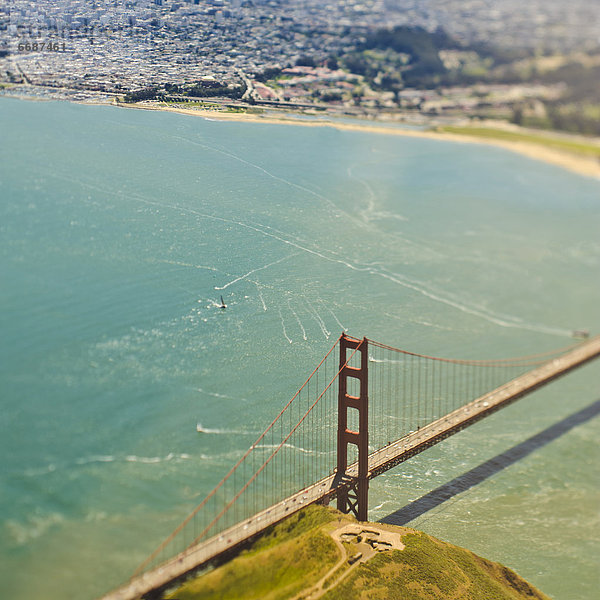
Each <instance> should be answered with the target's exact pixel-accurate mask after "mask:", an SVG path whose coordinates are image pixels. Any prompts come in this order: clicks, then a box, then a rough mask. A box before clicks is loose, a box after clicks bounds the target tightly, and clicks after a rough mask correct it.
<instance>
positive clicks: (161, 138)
mask: <svg viewBox="0 0 600 600" xmlns="http://www.w3.org/2000/svg"><path fill="white" fill-rule="evenodd" d="M0 132H1V133H0V135H1V138H0V139H1V144H0V151H1V153H2V154H1V158H2V160H1V162H0V186H1V187H0V190H1V192H0V193H1V202H0V239H1V240H2V244H1V246H0V252H1V262H0V274H1V287H0V290H1V291H0V331H1V333H2V335H1V342H0V393H1V397H2V407H3V416H2V420H1V431H0V433H1V435H0V444H1V445H2V446H1V449H2V457H3V459H2V471H1V474H0V516H1V520H2V521H1V523H0V530H1V535H0V559H1V560H0V582H1V585H2V588H3V595H6V596H7V597H8V596H10V597H11V598H14V599H19V600H20V599H25V598H32V597H40V598H44V599H47V600H59V599H71V598H72V599H84V600H85V599H91V598H94V597H95V596H98V595H100V594H101V593H102V592H105V591H107V590H108V589H109V588H110V587H112V586H115V585H117V584H119V583H121V582H122V581H123V580H124V579H125V578H126V577H127V576H128V575H129V574H130V573H131V572H132V570H133V569H134V568H135V567H136V566H137V564H138V563H139V562H141V560H142V559H144V558H145V557H146V555H147V554H148V553H149V552H150V551H151V550H152V549H153V548H154V547H155V546H156V544H157V543H158V542H159V541H160V540H161V539H162V538H163V537H164V536H165V535H166V534H167V533H169V532H170V531H171V529H172V528H173V527H174V526H175V525H176V524H177V523H178V522H179V521H180V520H181V519H182V518H183V517H184V516H185V515H186V514H187V513H188V512H189V511H190V510H191V509H192V508H193V507H194V506H195V505H196V504H197V503H198V502H199V501H200V499H201V498H202V497H203V495H204V494H205V493H206V492H207V491H208V490H209V489H211V487H212V486H213V485H214V484H215V483H216V482H217V481H218V480H219V479H220V477H221V476H222V475H223V474H224V473H225V471H226V470H227V469H228V468H229V466H230V465H231V464H232V463H233V461H234V460H235V459H236V458H237V457H239V455H240V453H241V452H242V451H243V450H244V449H245V448H246V447H248V446H249V444H250V443H251V442H252V441H253V436H255V435H256V434H257V433H258V432H259V431H261V430H262V428H263V427H264V426H265V425H266V424H267V423H269V422H270V421H271V419H272V418H273V416H274V415H275V414H276V413H277V412H278V411H279V409H280V408H281V406H282V405H283V404H284V403H285V402H286V401H287V400H288V399H289V398H290V397H291V395H292V393H293V392H294V391H295V390H296V389H297V388H298V386H299V385H300V384H301V383H302V382H303V381H304V379H305V377H306V375H307V374H308V373H309V372H310V371H311V370H312V368H313V367H314V366H315V364H316V362H318V360H320V358H321V357H322V356H323V354H324V353H325V352H326V351H327V350H328V349H329V348H330V346H331V345H332V344H333V342H334V340H335V338H336V337H337V336H338V335H339V333H340V332H341V331H342V329H343V328H345V329H348V331H349V333H351V334H353V335H356V336H362V335H368V336H369V337H371V338H372V339H375V340H379V341H382V342H384V343H389V344H391V345H394V346H400V347H403V348H406V349H409V350H413V351H422V352H425V353H429V354H436V355H441V356H452V357H458V358H487V357H489V358H496V357H502V356H512V355H523V354H527V353H530V352H538V351H544V350H548V349H552V348H555V347H561V346H564V345H567V344H569V343H570V341H571V340H570V338H569V332H570V331H571V330H572V329H575V328H589V329H591V330H592V331H593V332H596V333H597V332H598V330H599V326H600V236H599V233H598V232H599V231H600V182H599V181H598V180H594V179H592V178H585V177H580V176H576V175H573V174H571V173H569V172H567V171H564V170H561V169H557V168H555V167H551V166H548V165H546V164H544V163H541V162H536V161H533V160H529V159H525V158H523V157H521V156H518V155H516V154H512V153H509V152H507V151H504V150H501V149H495V148H489V147H482V146H477V145H464V144H456V143H451V142H439V141H430V140H422V139H411V138H404V137H395V136H386V135H375V134H366V133H358V132H349V131H337V130H334V129H332V128H327V127H324V128H313V127H301V126H296V127H294V126H282V125H274V124H273V125H269V124H251V123H247V124H244V123H222V122H211V121H205V120H203V119H200V118H193V117H186V116H182V115H176V114H169V113H159V112H145V111H136V110H125V109H117V108H112V107H97V106H80V105H75V104H67V103H54V102H47V103H33V102H21V101H16V100H9V99H2V100H1V101H0ZM221 294H222V295H223V297H224V299H225V302H226V303H227V304H228V309H227V310H226V311H222V310H219V309H218V301H219V296H220V295H221ZM599 392H600V377H599V376H598V365H597V364H595V365H590V366H588V367H586V368H584V369H582V370H580V371H578V372H576V373H575V374H573V375H570V376H568V377H567V378H565V379H563V380H561V381H558V382H556V383H555V384H552V385H551V386H550V387H548V388H547V389H543V390H540V391H538V392H536V393H535V394H534V395H532V396H530V397H528V398H526V399H523V400H521V401H520V402H519V403H517V404H516V405H514V406H512V407H510V408H507V409H505V410H503V411H501V412H500V413H498V414H496V415H494V416H493V417H491V418H489V419H487V420H486V421H484V422H482V423H480V424H478V425H476V426H474V427H472V428H470V429H469V430H467V431H465V432H463V433H461V434H460V435H458V436H455V437H454V438H451V439H450V440H447V441H446V442H444V443H443V444H441V445H439V446H437V447H435V448H433V449H431V450H429V451H427V452H426V453H424V454H422V455H421V456H419V457H417V458H416V459H414V460H413V461H411V462H410V463H407V464H406V465H404V466H402V467H399V468H397V469H395V470H393V471H391V472H389V473H388V474H386V475H385V476H383V477H381V478H378V479H377V480H375V481H374V483H373V484H372V488H371V496H370V499H371V506H372V511H371V513H372V514H371V517H372V518H373V519H376V518H381V517H383V516H385V515H386V514H388V513H390V512H393V511H394V510H396V509H398V508H400V507H402V506H403V505H404V504H406V503H407V502H409V501H411V500H414V499H416V498H418V497H420V496H421V495H423V494H425V493H427V492H428V491H429V490H431V489H434V488H436V487H438V486H440V485H442V484H444V483H445V482H447V481H449V480H451V479H453V478H454V477H456V476H458V475H460V474H462V473H464V472H466V471H468V470H469V469H472V468H473V467H476V466H477V465H478V464H480V463H481V462H483V461H485V460H487V459H489V458H492V457H494V456H496V455H498V454H500V453H502V452H504V451H506V450H507V449H509V448H511V447H512V446H514V445H516V444H518V443H520V442H522V441H523V440H525V439H526V438H528V437H529V436H530V435H533V434H534V433H537V432H539V431H541V430H543V429H544V428H546V427H548V426H550V425H552V424H553V423H556V422H557V421H559V420H561V419H563V418H565V417H566V416H568V415H570V414H571V413H573V412H575V411H576V410H578V409H580V408H582V407H584V406H586V405H588V404H590V403H591V402H593V401H594V400H597V399H598V398H599V397H600V393H599ZM197 422H201V423H202V424H203V425H204V426H205V427H207V428H210V429H214V430H216V433H214V434H211V435H210V436H199V435H198V434H197V432H196V424H197ZM597 436H598V419H596V420H591V421H589V422H587V423H584V424H583V425H580V426H579V427H577V428H575V429H573V430H571V431H570V432H568V433H566V434H565V435H563V436H561V437H560V438H559V439H557V440H556V441H554V442H552V443H550V444H547V445H546V446H544V447H542V448H540V449H539V450H537V451H536V452H534V453H532V454H531V455H529V456H528V457H526V458H524V459H523V460H521V461H519V462H517V463H515V464H514V465H512V466H511V467H509V468H507V469H504V470H503V471H501V472H500V473H498V474H496V475H494V476H493V477H490V478H489V479H487V480H486V481H485V482H483V483H481V484H479V485H478V486H475V487H473V488H471V489H469V490H468V491H466V492H464V493H462V494H459V495H458V496H456V497H454V498H452V499H451V500H449V501H448V502H446V503H444V504H442V505H440V506H439V507H436V508H435V509H433V510H432V511H429V512H428V513H426V514H425V515H423V516H422V517H420V518H419V519H417V520H416V521H414V522H413V523H411V524H410V525H411V526H414V527H416V528H420V529H423V530H425V531H427V532H429V533H431V534H433V535H436V536H438V537H440V538H442V539H446V540H448V541H451V542H454V543H457V544H460V545H464V546H466V547H469V548H471V549H472V550H474V551H475V552H478V553H480V554H482V555H483V556H486V557H488V558H491V559H494V560H499V561H501V562H503V563H504V564H507V565H508V566H510V567H512V568H514V569H516V570H517V571H518V572H519V573H521V574H522V575H523V576H525V577H526V578H528V579H529V580H530V581H531V582H532V583H534V584H536V585H538V586H539V587H540V588H542V589H543V590H544V591H546V592H547V593H548V594H550V595H552V596H553V597H555V598H568V599H569V600H572V599H578V598H579V599H592V598H593V597H595V592H596V591H597V589H598V585H599V584H600V581H599V580H598V575H597V572H598V569H597V567H598V561H597V557H598V552H599V550H600V548H599V544H598V539H599V537H600V523H599V515H598V506H599V502H600V498H599V494H598V481H599V478H600V472H599V469H598V458H600V457H599V455H598V449H597V444H596V439H597ZM565 564H568V569H566V570H565Z"/></svg>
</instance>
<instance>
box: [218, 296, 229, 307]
mask: <svg viewBox="0 0 600 600" xmlns="http://www.w3.org/2000/svg"><path fill="white" fill-rule="evenodd" d="M219 308H227V304H225V300H223V296H221V306H219Z"/></svg>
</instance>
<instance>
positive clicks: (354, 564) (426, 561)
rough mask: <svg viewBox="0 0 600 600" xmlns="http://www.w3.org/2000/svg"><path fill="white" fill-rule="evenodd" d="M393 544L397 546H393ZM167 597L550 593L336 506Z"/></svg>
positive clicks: (509, 599)
mask: <svg viewBox="0 0 600 600" xmlns="http://www.w3.org/2000/svg"><path fill="white" fill-rule="evenodd" d="M392 539H393V540H397V542H392V543H391V545H390V544H388V542H389V541H390V540H392ZM397 544H399V546H398V545H397ZM402 546H404V548H403V549H395V548H398V547H402ZM164 598H169V599H173V600H174V599H178V600H217V599H220V600H225V599H227V600H234V599H245V600H252V599H257V600H258V599H261V600H283V599H294V600H316V599H317V598H322V599H323V600H338V599H339V600H355V599H356V600H359V599H360V600H363V599H364V600H378V599H381V600H388V599H392V598H393V599H401V600H434V599H440V600H441V599H444V600H446V599H450V598H451V599H453V600H519V599H528V600H535V599H547V598H548V596H546V595H544V594H542V593H541V592H539V591H538V590H536V589H535V588H534V587H532V586H531V585H529V584H528V583H527V582H526V581H525V580H523V579H522V578H521V577H519V576H518V575H517V574H516V573H514V572H513V571H511V570H510V569H507V568H506V567H504V566H502V565H500V564H498V563H493V562H491V561H488V560H486V559H484V558H480V557H479V556H477V555H475V554H473V553H472V552H469V551H468V550H464V549H462V548H459V547H457V546H453V545H452V544H448V543H446V542H442V541H439V540H437V539H435V538H432V537H430V536H428V535H426V534H424V533H421V532H418V531H414V530H412V529H408V528H406V527H395V526H392V525H383V524H379V523H373V524H362V523H361V524H359V523H357V522H356V521H355V520H354V519H353V518H352V517H350V516H348V515H343V514H341V513H339V512H337V511H335V510H334V509H331V508H326V507H322V506H309V507H307V508H306V509H304V510H302V511H300V512H299V513H296V514H295V515H293V516H292V517H290V518H289V519H287V520H286V521H284V522H282V523H280V524H278V525H276V526H275V527H273V528H271V530H270V531H269V532H267V533H266V534H265V535H263V536H262V537H260V538H259V539H258V540H257V541H255V542H254V543H253V544H252V546H251V547H250V548H248V549H246V550H244V551H243V552H241V553H240V554H239V555H238V556H237V557H236V558H234V559H233V560H231V561H229V562H228V563H226V564H224V565H222V566H220V567H218V568H216V569H214V570H212V571H210V572H208V573H206V574H204V575H200V576H198V577H195V578H191V579H189V580H188V581H186V582H185V583H183V584H182V585H181V586H180V587H178V588H177V589H174V590H171V591H170V592H169V593H168V594H166V595H165V596H164Z"/></svg>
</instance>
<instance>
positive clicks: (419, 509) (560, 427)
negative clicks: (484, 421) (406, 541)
mask: <svg viewBox="0 0 600 600" xmlns="http://www.w3.org/2000/svg"><path fill="white" fill-rule="evenodd" d="M598 414H600V400H596V401H595V402H593V403H592V404H590V405H589V406H586V407H585V408H583V409H582V410H580V411H578V412H576V413H573V414H572V415H570V416H568V417H566V418H564V419H562V420H561V421H559V422H558V423H555V424H554V425H551V426H550V427H548V428H547V429H544V430H543V431H541V432H540V433H538V434H536V435H534V436H532V437H530V438H528V439H527V440H525V441H524V442H521V443H520V444H517V445H516V446H513V447H512V448H509V449H508V450H507V451H506V452H503V453H502V454H498V455H497V456H494V457H493V458H490V459H489V460H487V461H485V462H484V463H481V464H480V465H478V466H477V467H475V468H474V469H471V470H470V471H467V472H466V473H463V474H462V475H460V476H458V477H456V478H455V479H453V480H452V481H449V482H448V483H445V484H444V485H442V486H440V487H439V488H436V489H435V490H432V491H431V492H429V493H428V494H425V496H422V497H421V498H419V499H418V500H415V501H414V502H411V503H410V504H407V505H406V506H403V507H402V508H400V509H399V510H397V511H395V512H393V513H391V514H389V515H387V516H386V517H383V519H380V522H381V523H389V524H391V525H406V524H407V523H409V522H410V521H413V520H414V519H416V518H417V517H420V516H421V515H423V514H425V513H427V512H429V511H430V510H432V509H434V508H435V507H436V506H439V505H440V504H443V503H444V502H446V500H450V498H453V497H454V496H456V495H458V494H460V493H461V492H464V491H466V490H468V489H469V488H472V487H473V486H475V485H477V484H478V483H481V482H482V481H485V480H486V479H488V478H489V477H491V476H492V475H495V474H496V473H499V472H500V471H502V470H503V469H506V468H507V467H509V466H510V465H512V464H514V463H516V462H517V461H519V460H521V459H522V458H525V457H526V456H528V455H529V454H531V453H532V452H533V451H534V450H537V449H538V448H542V447H543V446H545V445H546V444H549V443H550V442H552V441H554V440H555V439H557V438H559V437H560V436H561V435H563V434H565V433H567V432H568V431H570V430H571V429H573V428H574V427H576V426H577V425H581V424H582V423H585V422H586V421H589V420H591V419H592V418H594V417H595V416H596V415H598Z"/></svg>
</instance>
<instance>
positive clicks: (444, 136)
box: [118, 104, 600, 180]
mask: <svg viewBox="0 0 600 600" xmlns="http://www.w3.org/2000/svg"><path fill="white" fill-rule="evenodd" d="M118 106H119V107H122V108H136V109H141V110H158V111H164V112H175V113H179V114H183V115H191V116H195V117H202V118H204V119H207V120H211V121H223V122H227V121H233V122H242V123H269V124H274V125H296V126H300V127H331V128H333V129H337V130H339V131H356V132H363V133H376V134H379V135H396V136H403V137H416V138H422V139H429V140H438V141H447V142H457V143H465V144H483V145H486V146H495V147H497V148H503V149H505V150H509V151H511V152H515V153H517V154H521V155H522V156H527V157H528V158H532V159H534V160H539V161H541V162H544V163H546V164H551V165H554V166H557V167H560V168H563V169H566V170H568V171H570V172H572V173H576V174H577V175H583V176H586V177H592V178H595V179H599V180H600V159H598V158H595V157H593V156H585V155H578V154H576V153H570V152H568V151H562V150H557V149H554V148H548V147H545V146H542V145H541V144H536V143H532V142H526V141H518V140H514V141H513V140H510V141H509V140H500V139H495V138H485V137H475V136H470V135H468V134H458V133H450V132H439V131H430V130H426V131H420V130H413V129H402V128H401V127H398V126H396V125H395V124H394V123H392V122H389V123H386V122H383V121H379V122H378V125H371V124H369V122H368V121H366V120H365V121H363V122H362V123H361V122H359V123H342V122H336V121H335V120H318V119H311V118H306V119H294V118H290V117H286V116H284V115H282V116H281V117H280V116H276V115H265V116H260V115H255V114H248V113H225V112H221V111H213V110H194V109H191V108H179V107H173V106H144V105H139V104H137V105H136V104H132V105H124V104H118ZM358 120H359V119H357V121H358ZM514 131H523V132H528V133H529V132H530V131H531V130H528V129H520V128H516V129H514ZM537 133H538V135H540V137H541V136H542V135H544V134H545V133H547V132H537ZM551 133H552V134H556V135H557V136H560V135H564V134H562V133H561V132H551ZM593 140H594V141H595V142H598V140H597V138H593Z"/></svg>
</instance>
